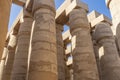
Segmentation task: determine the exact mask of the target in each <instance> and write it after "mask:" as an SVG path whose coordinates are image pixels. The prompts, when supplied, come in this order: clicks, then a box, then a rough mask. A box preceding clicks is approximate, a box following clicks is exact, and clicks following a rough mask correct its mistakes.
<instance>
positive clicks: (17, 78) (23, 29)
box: [11, 9, 33, 80]
mask: <svg viewBox="0 0 120 80" xmlns="http://www.w3.org/2000/svg"><path fill="white" fill-rule="evenodd" d="M32 24H33V18H32V17H31V14H30V13H29V12H27V11H26V10H25V9H24V10H23V22H22V23H21V25H20V28H19V32H18V43H17V49H16V53H15V59H14V65H13V71H12V77H11V80H25V79H26V75H27V66H28V52H29V44H30V35H31V28H32Z"/></svg>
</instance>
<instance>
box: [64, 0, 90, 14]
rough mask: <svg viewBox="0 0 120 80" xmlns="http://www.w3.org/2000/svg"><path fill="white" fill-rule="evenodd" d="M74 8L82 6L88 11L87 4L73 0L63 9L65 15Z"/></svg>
mask: <svg viewBox="0 0 120 80" xmlns="http://www.w3.org/2000/svg"><path fill="white" fill-rule="evenodd" d="M75 8H83V9H85V10H86V11H87V12H88V6H87V4H85V3H83V2H81V1H80V0H73V1H72V3H71V4H70V5H69V6H68V7H67V8H66V9H65V12H66V16H68V15H69V13H70V12H71V11H72V10H73V9H75Z"/></svg>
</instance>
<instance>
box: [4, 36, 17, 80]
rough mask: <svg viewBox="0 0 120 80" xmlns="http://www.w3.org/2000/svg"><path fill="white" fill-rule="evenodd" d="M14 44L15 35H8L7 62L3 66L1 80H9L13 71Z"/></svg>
mask: <svg viewBox="0 0 120 80" xmlns="http://www.w3.org/2000/svg"><path fill="white" fill-rule="evenodd" d="M16 44H17V35H16V34H15V35H13V34H11V35H10V40H9V43H8V50H9V52H8V54H7V60H6V64H5V68H4V71H3V78H2V80H10V77H11V73H12V69H13V62H14V56H15V50H16Z"/></svg>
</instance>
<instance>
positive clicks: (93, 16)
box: [87, 11, 101, 22]
mask: <svg viewBox="0 0 120 80" xmlns="http://www.w3.org/2000/svg"><path fill="white" fill-rule="evenodd" d="M100 15H101V14H100V13H98V12H97V11H92V12H90V13H89V14H88V15H87V17H88V21H89V22H91V21H92V20H94V19H96V18H97V17H98V16H100Z"/></svg>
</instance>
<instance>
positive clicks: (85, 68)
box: [69, 8, 99, 80]
mask: <svg viewBox="0 0 120 80" xmlns="http://www.w3.org/2000/svg"><path fill="white" fill-rule="evenodd" d="M69 19H70V31H71V35H72V50H73V52H72V54H73V72H74V73H73V77H74V80H99V77H98V71H97V65H96V60H95V56H94V51H93V45H92V40H91V35H90V28H89V24H88V20H87V12H86V11H85V10H84V9H82V8H79V9H74V10H73V11H72V12H71V13H70V15H69Z"/></svg>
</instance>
